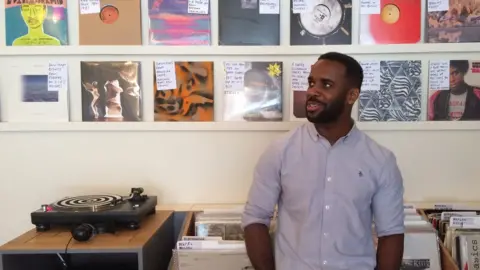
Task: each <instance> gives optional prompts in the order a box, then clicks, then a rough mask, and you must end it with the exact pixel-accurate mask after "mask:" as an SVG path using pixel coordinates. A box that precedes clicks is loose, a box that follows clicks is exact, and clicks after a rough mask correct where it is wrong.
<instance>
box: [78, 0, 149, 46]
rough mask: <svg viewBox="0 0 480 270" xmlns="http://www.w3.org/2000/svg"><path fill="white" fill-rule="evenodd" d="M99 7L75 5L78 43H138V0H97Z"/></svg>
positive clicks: (140, 26)
mask: <svg viewBox="0 0 480 270" xmlns="http://www.w3.org/2000/svg"><path fill="white" fill-rule="evenodd" d="M99 3H100V9H99V10H98V12H95V13H90V12H89V13H83V14H82V10H81V9H80V8H79V15H78V16H79V18H78V24H79V26H78V27H79V33H78V34H79V39H80V40H79V42H80V45H142V17H141V7H140V0H99Z"/></svg>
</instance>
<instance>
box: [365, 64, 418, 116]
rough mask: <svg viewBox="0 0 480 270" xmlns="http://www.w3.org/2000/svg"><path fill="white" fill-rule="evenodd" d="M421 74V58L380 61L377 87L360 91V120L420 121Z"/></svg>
mask: <svg viewBox="0 0 480 270" xmlns="http://www.w3.org/2000/svg"><path fill="white" fill-rule="evenodd" d="M421 77H422V63H421V61H412V60H408V61H380V87H379V88H380V89H378V90H361V91H360V96H359V103H358V113H359V115H358V119H359V121H365V122H367V121H375V122H392V121H402V122H412V121H420V120H421V117H422V78H421Z"/></svg>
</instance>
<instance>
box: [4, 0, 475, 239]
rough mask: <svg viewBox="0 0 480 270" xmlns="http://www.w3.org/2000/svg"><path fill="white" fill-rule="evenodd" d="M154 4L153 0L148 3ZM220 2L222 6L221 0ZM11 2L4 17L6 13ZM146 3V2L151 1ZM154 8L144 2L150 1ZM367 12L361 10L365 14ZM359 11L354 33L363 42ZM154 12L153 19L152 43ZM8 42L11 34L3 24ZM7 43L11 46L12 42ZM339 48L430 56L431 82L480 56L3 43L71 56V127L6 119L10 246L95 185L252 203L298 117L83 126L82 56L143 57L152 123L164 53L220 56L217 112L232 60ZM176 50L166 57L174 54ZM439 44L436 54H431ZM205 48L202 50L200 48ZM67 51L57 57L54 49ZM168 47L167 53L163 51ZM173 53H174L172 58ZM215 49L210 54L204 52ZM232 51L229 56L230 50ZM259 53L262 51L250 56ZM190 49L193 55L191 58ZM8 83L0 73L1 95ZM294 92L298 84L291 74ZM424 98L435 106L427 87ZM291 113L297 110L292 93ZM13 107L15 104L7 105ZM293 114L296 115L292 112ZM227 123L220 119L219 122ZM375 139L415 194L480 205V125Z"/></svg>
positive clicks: (45, 55)
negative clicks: (44, 209)
mask: <svg viewBox="0 0 480 270" xmlns="http://www.w3.org/2000/svg"><path fill="white" fill-rule="evenodd" d="M282 1H283V2H282V5H283V8H282V11H281V12H282V44H288V38H289V37H288V36H289V34H288V33H289V30H288V29H289V26H288V25H289V15H288V12H289V11H288V8H286V7H288V6H289V3H288V0H282ZM146 2H147V1H145V3H146ZM212 2H213V1H212ZM69 4H70V9H69V23H70V41H71V43H72V44H77V43H78V37H77V33H78V31H77V26H76V23H75V22H76V21H77V19H78V17H77V15H76V13H77V6H76V5H75V1H73V0H72V1H69ZM2 5H3V3H0V21H3V20H4V13H3V8H1V7H3V6H2ZM144 5H146V4H144ZM144 10H146V9H145V7H144ZM356 10H357V9H356V7H355V9H354V14H357V13H358V12H355V11H356ZM212 14H214V16H213V18H212V27H213V44H216V43H217V38H216V37H217V33H218V27H217V16H216V15H215V14H217V8H216V5H215V4H212ZM357 21H358V16H357V15H355V16H354V27H353V33H352V35H353V37H354V41H355V42H356V40H357V37H358V34H357V32H358V24H356V22H357ZM147 25H148V24H147V19H146V18H145V19H144V26H145V27H144V37H145V38H146V29H147ZM0 44H5V43H4V29H3V27H2V28H0ZM2 46H3V45H2ZM331 50H337V51H342V52H347V53H351V54H354V56H355V57H357V58H358V59H359V60H362V59H385V60H395V59H419V60H424V62H423V67H424V69H423V72H424V81H423V83H424V86H426V85H427V70H428V69H427V67H428V62H427V61H426V60H429V59H450V58H456V59H475V57H477V58H478V59H479V60H480V55H479V54H478V53H476V52H478V51H480V47H478V45H477V46H474V45H469V44H447V45H442V44H437V45H428V44H426V45H425V44H420V45H408V46H402V45H397V46H394V45H389V46H370V47H367V46H356V45H353V46H338V47H335V46H327V47H321V46H317V47H306V48H302V47H298V48H288V46H286V45H285V46H283V47H279V48H269V47H265V48H223V49H214V48H212V49H211V48H188V47H187V48H185V47H184V48H175V49H164V48H161V47H153V48H151V47H142V48H138V47H118V48H116V47H112V48H101V47H82V48H78V47H76V46H75V45H72V46H68V47H63V48H51V47H50V48H42V49H41V50H39V49H35V50H31V49H28V48H4V47H2V48H0V67H1V68H2V69H5V68H8V65H9V64H10V63H12V62H17V63H18V62H25V63H26V62H29V61H31V60H32V59H34V60H38V61H43V60H45V61H48V60H51V59H53V58H55V59H63V60H67V61H68V62H69V65H70V67H69V72H70V89H71V93H70V102H71V120H72V121H73V122H77V123H69V124H38V123H37V124H14V123H2V124H0V153H1V154H0V179H1V180H0V181H1V184H2V185H1V187H0V212H1V213H2V218H1V221H0V243H3V242H5V241H7V240H9V239H11V238H13V237H15V236H16V235H17V234H19V233H21V232H23V231H24V230H26V229H29V228H31V224H30V215H29V214H30V212H31V211H34V210H36V209H37V208H38V207H39V206H40V205H41V204H43V203H50V202H52V201H54V200H56V199H59V198H61V197H63V196H71V195H76V194H82V193H92V192H116V193H121V194H126V193H128V192H129V189H130V187H133V186H142V187H144V188H146V191H147V193H149V194H152V195H153V194H154V195H158V196H159V203H165V204H180V203H228V202H230V203H236V202H243V201H244V200H245V198H246V194H247V192H248V188H249V185H250V183H251V175H252V170H253V166H254V164H255V162H256V160H257V158H258V156H259V155H260V153H261V152H262V151H263V149H264V148H265V147H266V146H267V145H268V143H269V142H270V141H271V140H272V139H273V138H275V137H277V136H278V135H280V134H282V133H284V132H285V131H287V130H289V129H291V128H292V127H294V126H296V125H297V123H269V124H263V123H131V124H130V123H99V124H95V123H78V121H80V120H81V111H80V109H81V107H80V96H81V95H80V76H79V75H80V64H79V61H81V60H118V59H125V60H139V61H142V64H143V66H144V68H143V71H144V73H143V74H142V79H143V82H144V84H143V90H144V92H143V93H144V96H143V99H144V104H146V106H145V108H144V115H145V121H146V122H151V121H152V120H153V108H152V106H151V105H150V104H152V103H153V98H152V95H151V93H152V92H153V89H152V87H153V83H151V82H153V70H150V68H149V67H152V62H153V61H154V60H156V59H162V58H168V59H172V60H187V59H188V60H213V61H215V65H216V68H215V73H216V81H215V83H216V106H217V108H218V109H217V110H216V116H218V117H220V115H221V108H222V95H221V90H222V89H221V85H222V84H221V81H222V78H223V76H222V68H221V64H222V61H223V60H240V59H242V60H244V59H248V60H254V61H255V60H277V61H284V66H285V73H286V74H288V73H289V66H290V63H291V61H292V60H312V59H315V58H316V57H318V54H320V53H321V52H325V51H331ZM165 51H166V53H165ZM429 51H431V52H429ZM199 52H200V53H201V55H195V54H198V53H199ZM54 53H56V54H54ZM162 53H163V55H162ZM167 53H173V54H174V55H173V54H172V55H166V54H167ZM205 54H208V55H205ZM220 54H221V55H220ZM249 54H254V55H249ZM186 55H188V56H186ZM8 80H9V78H7V77H5V76H2V75H1V73H0V86H1V90H0V94H1V93H4V92H5V91H8V85H9V84H8ZM284 84H285V86H286V87H285V89H288V85H289V79H288V76H286V78H285V81H284ZM424 90H425V96H424V98H425V101H426V87H425V88H424ZM285 104H286V105H285V106H284V107H285V111H286V115H287V116H288V115H289V114H290V106H289V105H288V104H289V92H288V91H285ZM2 105H5V104H2ZM287 118H288V117H287ZM217 119H219V118H217ZM359 126H360V128H361V129H363V130H365V131H366V132H367V133H368V134H370V135H371V136H372V137H373V138H374V139H376V140H377V141H379V142H380V143H382V144H384V145H386V146H387V147H389V148H390V149H391V150H393V151H394V152H395V153H396V155H397V157H398V161H399V163H400V167H401V169H402V172H403V174H404V177H405V187H406V200H408V201H442V202H444V201H459V200H460V201H475V200H477V197H478V190H479V189H480V181H478V180H477V178H478V161H477V160H476V158H477V153H479V152H480V145H479V144H478V143H476V140H477V139H478V137H479V136H480V123H477V122H470V123H388V124H387V123H369V124H360V125H359Z"/></svg>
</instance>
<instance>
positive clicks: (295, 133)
mask: <svg viewBox="0 0 480 270" xmlns="http://www.w3.org/2000/svg"><path fill="white" fill-rule="evenodd" d="M308 124H309V123H302V124H300V125H299V126H297V127H295V128H293V129H291V130H289V131H288V132H286V133H283V134H281V135H280V136H279V137H277V138H275V139H274V140H273V141H272V142H271V143H270V147H273V148H276V149H278V150H279V151H281V152H283V150H285V148H286V147H287V146H289V145H291V144H292V143H294V142H295V141H296V140H297V139H299V138H300V137H302V136H304V135H307V134H308Z"/></svg>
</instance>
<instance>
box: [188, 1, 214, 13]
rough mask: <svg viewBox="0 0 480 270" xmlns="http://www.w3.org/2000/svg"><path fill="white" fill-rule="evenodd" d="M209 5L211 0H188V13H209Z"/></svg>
mask: <svg viewBox="0 0 480 270" xmlns="http://www.w3.org/2000/svg"><path fill="white" fill-rule="evenodd" d="M209 7H210V1H209V0H188V13H190V14H208V9H209Z"/></svg>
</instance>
